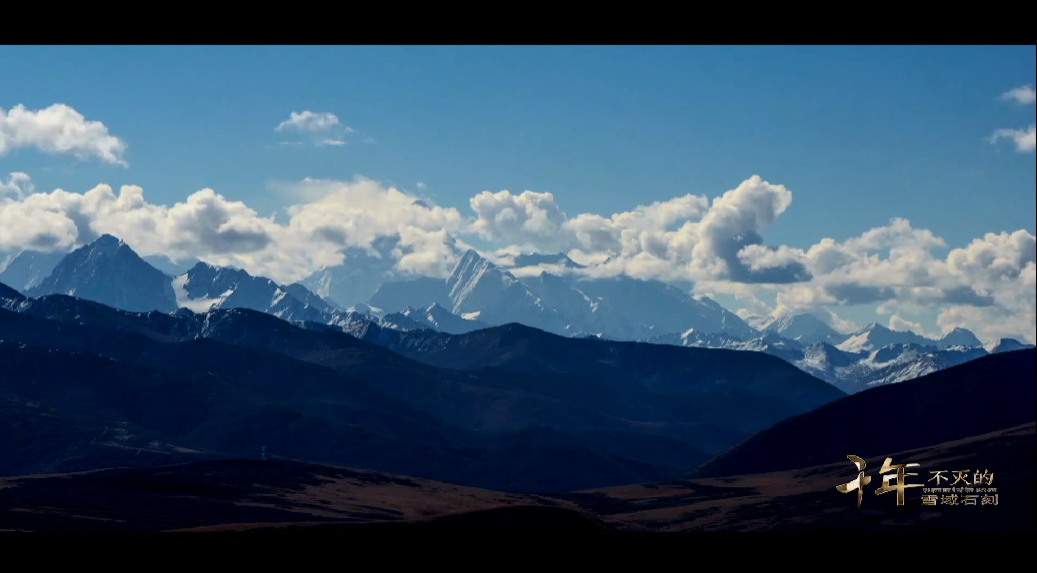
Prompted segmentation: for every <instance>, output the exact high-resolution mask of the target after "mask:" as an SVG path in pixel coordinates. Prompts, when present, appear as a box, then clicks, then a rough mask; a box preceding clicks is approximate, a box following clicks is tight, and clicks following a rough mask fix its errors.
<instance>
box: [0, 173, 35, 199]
mask: <svg viewBox="0 0 1037 573" xmlns="http://www.w3.org/2000/svg"><path fill="white" fill-rule="evenodd" d="M33 191H35V188H34V187H33V184H32V179H31V178H30V177H29V176H28V175H26V174H25V173H17V172H16V173H11V174H10V175H8V176H7V181H4V180H3V179H0V201H3V200H4V197H13V198H15V199H19V200H20V199H23V198H25V196H26V195H29V194H31V193H32V192H33Z"/></svg>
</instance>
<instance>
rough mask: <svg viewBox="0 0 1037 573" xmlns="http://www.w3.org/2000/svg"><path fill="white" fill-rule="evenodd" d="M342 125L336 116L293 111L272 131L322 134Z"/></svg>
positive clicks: (324, 113) (325, 113)
mask: <svg viewBox="0 0 1037 573" xmlns="http://www.w3.org/2000/svg"><path fill="white" fill-rule="evenodd" d="M340 125H342V124H341V123H340V122H339V120H338V116H336V115H335V114H333V113H327V112H313V111H309V110H307V111H302V112H298V111H293V112H292V113H291V115H290V116H289V117H288V119H286V120H284V121H282V122H281V123H279V124H277V127H276V128H274V131H277V132H282V131H301V132H308V133H324V132H328V131H330V130H331V129H333V128H335V127H338V126H340Z"/></svg>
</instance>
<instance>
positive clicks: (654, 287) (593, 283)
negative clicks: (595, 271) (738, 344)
mask: <svg viewBox="0 0 1037 573" xmlns="http://www.w3.org/2000/svg"><path fill="white" fill-rule="evenodd" d="M570 284H572V285H573V286H574V287H575V288H577V289H579V291H580V292H582V293H584V294H586V295H587V296H588V297H590V298H591V299H593V300H596V301H607V302H608V303H609V305H610V307H611V309H612V310H613V312H614V313H615V314H616V315H617V316H618V317H619V318H620V319H621V320H622V321H624V322H625V323H626V324H629V325H634V326H636V327H639V328H641V329H642V330H643V331H644V332H643V335H644V336H646V337H647V336H653V335H655V336H659V335H667V334H672V333H679V332H687V331H688V330H689V329H695V330H698V331H702V332H708V333H715V334H720V333H723V334H726V335H728V336H731V337H734V338H738V339H742V340H746V339H751V338H754V337H756V336H759V332H757V331H756V330H754V329H753V328H751V327H750V326H749V325H748V324H746V323H745V321H743V320H742V319H741V318H739V317H738V315H736V314H735V313H733V312H731V311H729V310H727V309H725V308H724V307H722V306H720V305H719V304H717V303H716V302H715V301H713V300H711V299H709V298H706V297H702V298H695V297H692V296H691V295H690V294H688V293H687V292H685V291H683V290H681V289H678V288H676V287H673V286H670V285H667V284H665V283H662V282H659V281H646V280H639V279H633V278H628V277H615V278H605V279H589V278H584V279H579V280H573V281H572V282H571V283H570ZM582 330H583V331H584V332H588V333H593V332H594V331H593V330H590V329H587V328H584V329H582ZM603 334H604V335H605V336H607V337H615V338H623V337H624V333H622V332H620V333H617V334H618V335H617V334H611V333H609V332H604V333H603Z"/></svg>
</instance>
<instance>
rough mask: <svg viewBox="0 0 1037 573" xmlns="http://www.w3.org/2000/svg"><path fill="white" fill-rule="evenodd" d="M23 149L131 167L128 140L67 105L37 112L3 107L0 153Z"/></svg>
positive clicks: (18, 106) (1, 109) (1, 111)
mask: <svg viewBox="0 0 1037 573" xmlns="http://www.w3.org/2000/svg"><path fill="white" fill-rule="evenodd" d="M23 148H35V149H38V150H40V151H43V152H45V153H50V154H67V155H72V156H74V157H76V158H77V159H80V160H86V159H91V158H94V159H100V160H101V161H103V162H105V163H110V164H113V165H122V166H123V167H126V166H127V163H126V161H125V160H124V159H123V154H124V153H125V152H126V143H125V142H123V141H122V140H121V139H119V138H118V137H115V136H113V135H111V134H110V133H109V132H108V128H107V127H106V126H105V125H104V124H103V123H101V122H99V121H87V120H86V118H84V117H83V115H82V114H81V113H79V112H78V111H76V110H74V109H72V108H71V107H69V106H67V105H64V104H54V105H52V106H50V107H48V108H45V109H41V110H35V111H33V110H30V109H27V108H26V107H25V106H24V105H16V106H15V107H13V108H12V109H11V110H10V111H5V110H4V109H3V108H0V156H3V155H6V154H7V153H9V152H11V151H13V150H15V149H23Z"/></svg>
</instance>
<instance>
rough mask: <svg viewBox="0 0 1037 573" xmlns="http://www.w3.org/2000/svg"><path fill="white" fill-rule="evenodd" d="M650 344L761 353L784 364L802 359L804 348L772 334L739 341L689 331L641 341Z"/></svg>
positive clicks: (727, 337) (693, 330)
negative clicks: (779, 359)
mask: <svg viewBox="0 0 1037 573" xmlns="http://www.w3.org/2000/svg"><path fill="white" fill-rule="evenodd" d="M643 342H648V343H651V344H669V345H672V346H689V347H695V348H715V349H719V350H739V351H743V352H763V353H766V354H770V355H771V356H776V357H778V358H781V359H783V360H785V361H786V362H792V363H795V361H796V360H798V359H800V358H802V356H803V352H804V350H805V349H804V348H803V345H801V344H799V343H798V342H796V341H794V340H788V339H787V338H782V337H781V336H778V335H777V334H775V333H773V332H767V333H764V334H763V336H761V337H759V338H753V339H751V340H741V339H738V338H734V337H732V336H729V335H726V334H716V333H708V332H702V331H699V330H695V329H691V330H688V331H687V332H684V333H683V334H679V335H678V334H669V335H662V336H654V337H651V338H648V339H645V340H643Z"/></svg>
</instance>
